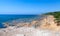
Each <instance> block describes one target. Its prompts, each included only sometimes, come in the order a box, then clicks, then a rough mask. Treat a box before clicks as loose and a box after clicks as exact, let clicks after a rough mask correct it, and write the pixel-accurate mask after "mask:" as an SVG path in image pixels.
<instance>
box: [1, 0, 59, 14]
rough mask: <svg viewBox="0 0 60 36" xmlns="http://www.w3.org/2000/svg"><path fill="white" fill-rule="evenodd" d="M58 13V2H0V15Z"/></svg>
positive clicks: (21, 0) (36, 0)
mask: <svg viewBox="0 0 60 36" xmlns="http://www.w3.org/2000/svg"><path fill="white" fill-rule="evenodd" d="M52 11H60V0H0V14H41V13H46V12H52Z"/></svg>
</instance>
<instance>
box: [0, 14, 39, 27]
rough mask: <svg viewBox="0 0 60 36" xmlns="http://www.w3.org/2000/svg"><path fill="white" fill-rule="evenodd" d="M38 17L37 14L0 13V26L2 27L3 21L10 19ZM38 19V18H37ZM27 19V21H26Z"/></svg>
mask: <svg viewBox="0 0 60 36" xmlns="http://www.w3.org/2000/svg"><path fill="white" fill-rule="evenodd" d="M37 17H39V16H38V15H0V28H4V26H3V24H2V23H3V22H8V21H9V22H10V21H12V20H17V19H21V20H25V18H26V19H28V20H29V19H32V20H33V19H35V18H37ZM37 19H38V18H37ZM28 20H27V21H28Z"/></svg>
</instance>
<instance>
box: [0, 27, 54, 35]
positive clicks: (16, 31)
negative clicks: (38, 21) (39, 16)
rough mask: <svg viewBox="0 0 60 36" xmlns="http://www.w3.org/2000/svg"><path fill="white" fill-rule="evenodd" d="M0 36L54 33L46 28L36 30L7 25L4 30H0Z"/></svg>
mask: <svg viewBox="0 0 60 36" xmlns="http://www.w3.org/2000/svg"><path fill="white" fill-rule="evenodd" d="M0 36H54V34H53V32H51V31H48V30H38V29H35V28H32V27H20V28H17V27H9V28H6V29H5V30H4V31H1V30H0Z"/></svg>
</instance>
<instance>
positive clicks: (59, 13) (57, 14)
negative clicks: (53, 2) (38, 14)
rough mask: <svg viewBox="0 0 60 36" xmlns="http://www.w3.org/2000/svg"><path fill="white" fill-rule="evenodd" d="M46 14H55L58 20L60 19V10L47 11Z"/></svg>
mask: <svg viewBox="0 0 60 36" xmlns="http://www.w3.org/2000/svg"><path fill="white" fill-rule="evenodd" d="M44 15H53V16H54V17H55V18H56V20H57V21H60V11H56V12H49V13H45V14H44Z"/></svg>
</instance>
